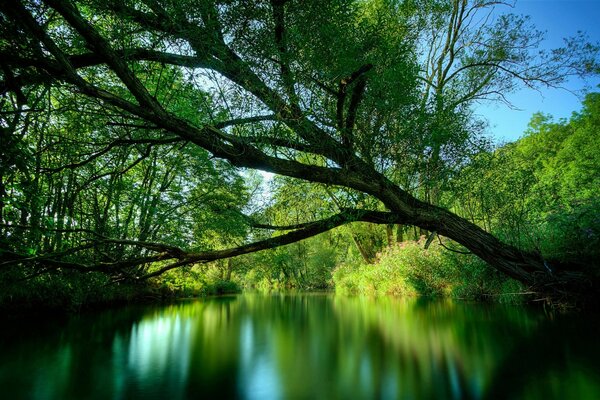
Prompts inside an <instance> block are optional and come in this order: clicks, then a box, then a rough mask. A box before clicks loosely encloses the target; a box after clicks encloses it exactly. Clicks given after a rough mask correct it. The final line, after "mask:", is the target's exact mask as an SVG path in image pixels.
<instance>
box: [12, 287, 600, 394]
mask: <svg viewBox="0 0 600 400" xmlns="http://www.w3.org/2000/svg"><path fill="white" fill-rule="evenodd" d="M2 326H3V327H2V329H1V330H0V346H1V347H0V350H1V352H0V398H3V399H4V398H5V399H19V398H27V399H132V398H140V399H188V398H198V399H221V398H239V399H261V400H262V399H484V398H500V399H510V398H514V399H553V398H555V399H600V342H599V338H600V336H599V333H600V330H599V328H598V323H597V321H594V320H593V319H591V318H590V317H589V316H585V315H583V316H582V315H578V316H549V315H547V314H544V313H543V312H541V311H539V310H528V309H525V308H520V307H503V306H497V305H496V306H491V305H481V304H465V303H457V302H450V301H436V302H433V301H425V300H402V299H389V298H386V299H367V298H346V297H339V296H338V297H336V296H334V295H328V294H303V295H290V294H278V295H260V294H243V295H239V296H232V297H226V298H217V299H209V300H204V301H193V302H186V303H180V304H177V305H170V306H163V307H150V308H149V307H146V308H129V309H124V310H116V311H114V310H113V311H109V312H103V313H100V314H96V315H85V316H81V317H74V318H71V319H67V320H50V321H40V320H35V321H33V320H30V321H12V322H11V323H10V324H9V323H2Z"/></svg>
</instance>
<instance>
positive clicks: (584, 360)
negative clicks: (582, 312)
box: [486, 316, 600, 399]
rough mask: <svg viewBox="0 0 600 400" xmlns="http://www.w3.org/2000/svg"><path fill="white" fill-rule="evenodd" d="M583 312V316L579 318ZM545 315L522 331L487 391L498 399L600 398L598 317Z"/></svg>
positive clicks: (488, 394) (491, 396)
mask: <svg viewBox="0 0 600 400" xmlns="http://www.w3.org/2000/svg"><path fill="white" fill-rule="evenodd" d="M577 317H579V318H577ZM577 317H563V318H560V322H559V323H557V321H548V320H545V321H543V322H542V323H541V324H539V325H538V326H537V329H536V331H535V334H534V335H529V336H519V337H517V338H516V339H518V342H516V343H515V347H514V348H513V350H512V351H511V353H510V354H509V355H508V357H506V358H504V360H503V362H502V364H501V365H499V366H498V368H497V369H496V372H495V374H494V379H492V381H491V385H490V386H489V388H488V390H487V391H486V397H487V398H498V399H517V398H518V399H533V398H536V399H538V398H539V399H552V398H556V399H567V398H568V399H600V347H598V346H597V345H592V346H590V344H596V343H597V341H598V333H599V331H600V329H599V328H600V327H599V326H598V325H597V324H598V322H599V321H593V319H592V320H582V318H581V316H577Z"/></svg>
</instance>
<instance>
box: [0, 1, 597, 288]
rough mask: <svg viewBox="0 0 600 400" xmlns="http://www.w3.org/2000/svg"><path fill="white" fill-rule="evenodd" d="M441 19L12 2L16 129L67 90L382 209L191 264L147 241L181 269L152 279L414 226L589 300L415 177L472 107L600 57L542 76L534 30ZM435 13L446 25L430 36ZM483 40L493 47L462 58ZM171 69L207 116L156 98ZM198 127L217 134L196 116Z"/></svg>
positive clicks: (469, 7)
mask: <svg viewBox="0 0 600 400" xmlns="http://www.w3.org/2000/svg"><path fill="white" fill-rule="evenodd" d="M421 3H424V4H421ZM440 4H441V5H440ZM443 4H444V2H440V3H438V2H433V1H432V2H420V1H406V2H394V1H369V2H347V1H341V0H331V1H326V2H322V1H305V2H296V1H286V0H271V1H266V0H265V1H252V2H249V1H243V0H238V1H236V0H228V1H203V2H197V1H178V2H157V1H154V0H139V1H128V2H120V1H118V2H117V1H114V2H113V1H109V2H104V1H103V2H100V1H85V2H71V1H68V0H45V1H43V2H41V3H38V2H29V1H26V0H20V1H13V2H4V3H2V4H1V5H0V10H1V12H2V20H1V22H2V32H3V36H2V37H3V39H2V42H0V43H1V47H0V52H1V55H2V60H3V61H2V66H3V75H2V79H3V81H2V83H1V84H0V87H2V93H5V96H7V97H8V98H10V99H11V100H12V101H13V103H14V104H16V106H14V107H13V109H12V110H11V111H10V112H11V113H15V114H19V113H21V114H22V113H25V114H26V113H27V112H28V111H30V110H29V109H26V106H25V104H26V103H27V102H31V101H33V100H32V99H28V98H27V96H26V95H25V93H24V90H28V88H31V87H44V86H48V85H50V86H56V87H60V88H62V89H66V90H68V91H70V92H72V93H80V94H82V95H83V96H84V97H85V98H88V99H91V101H93V102H95V103H96V105H97V108H96V110H97V112H99V113H111V112H118V113H120V114H121V115H123V118H124V119H125V120H126V122H127V123H128V124H138V125H140V124H141V125H143V126H144V127H145V128H146V129H158V130H159V131H160V132H164V133H165V135H161V136H159V138H160V140H165V138H167V137H168V138H172V137H176V138H178V139H180V140H182V141H185V142H189V143H192V144H194V145H196V146H199V147H200V148H202V149H205V150H206V151H208V152H210V153H211V154H212V155H213V156H214V157H217V158H221V159H224V160H227V161H228V162H229V163H230V164H231V165H234V166H236V167H238V168H250V169H259V170H263V171H268V172H272V173H275V174H279V175H284V176H288V177H292V178H297V179H302V180H305V181H308V182H312V183H314V184H317V185H329V186H335V187H337V188H342V190H344V191H346V192H347V193H349V194H354V193H361V194H362V196H367V197H370V198H372V199H373V200H375V201H376V203H378V204H379V207H380V208H382V209H386V210H387V211H377V210H375V209H360V208H353V209H350V210H348V209H344V210H342V211H341V212H340V213H338V214H335V215H332V216H330V217H326V218H324V219H322V220H319V221H313V222H307V223H300V224H295V225H292V226H287V227H285V228H286V229H287V230H289V231H290V232H289V233H287V234H284V235H281V236H277V237H273V238H271V239H266V240H264V241H259V242H257V243H255V244H253V243H250V244H245V245H242V246H238V247H236V248H233V249H226V250H220V251H208V252H199V253H193V252H189V251H184V250H183V249H181V248H179V247H175V246H172V245H163V244H157V243H144V242H140V243H142V244H141V246H145V248H147V249H150V250H152V251H156V252H158V253H157V254H155V255H154V256H153V257H148V258H147V259H146V260H145V261H147V262H148V261H152V260H154V261H159V260H174V261H173V262H172V263H171V264H169V265H166V266H164V267H162V268H160V269H158V270H156V271H154V272H151V273H148V274H146V275H144V276H145V277H147V276H154V275H156V274H159V273H161V272H162V271H165V270H167V269H170V268H175V267H177V266H181V265H185V264H189V263H191V262H198V261H206V260H212V259H218V258H223V257H231V256H235V255H239V254H243V253H247V252H251V251H256V250H260V249H264V248H269V247H273V246H278V245H282V244H286V243H291V242H294V241H297V240H300V239H303V238H306V237H308V236H311V235H314V234H317V233H321V232H323V231H325V230H328V229H331V228H333V227H335V226H339V225H341V224H345V223H348V222H351V221H357V220H360V221H368V222H377V223H385V224H390V223H397V224H398V223H399V224H410V225H415V226H419V227H421V228H423V229H426V230H428V231H432V232H436V233H438V234H440V235H444V236H447V237H449V238H451V239H453V240H455V241H456V242H458V243H460V244H462V245H463V246H465V247H466V248H467V249H469V250H470V251H471V252H473V253H474V254H476V255H477V256H479V257H481V258H482V259H483V260H485V261H486V262H488V263H489V264H490V265H492V266H493V267H495V268H497V269H498V270H500V271H502V272H504V273H506V274H508V275H509V276H511V277H513V278H516V279H518V280H520V281H522V282H524V283H526V284H529V285H533V286H536V287H537V288H538V289H540V290H543V291H547V292H552V291H554V290H558V291H562V290H568V291H575V292H577V291H583V290H584V289H585V290H588V288H587V285H588V282H589V280H588V277H584V276H582V275H581V274H578V273H574V272H572V271H567V270H560V269H558V268H549V265H552V260H545V259H543V258H542V257H541V255H540V254H537V253H532V252H525V251H521V250H520V249H518V248H516V247H513V246H511V245H508V244H505V243H502V242H501V241H499V240H498V239H497V238H496V237H494V236H493V235H491V234H490V233H488V232H486V231H485V230H484V229H482V228H481V227H479V226H478V225H476V224H474V223H472V222H469V221H468V220H466V219H464V218H460V217H458V216H457V215H455V214H453V213H451V212H449V211H448V210H447V209H444V208H442V207H440V206H437V205H435V203H437V199H436V197H437V196H436V195H435V196H433V197H434V198H433V199H430V198H428V197H427V196H421V198H419V196H420V194H419V191H418V189H419V188H420V187H421V186H422V184H423V179H422V178H420V177H422V176H433V178H431V180H432V181H436V182H437V181H439V180H440V178H439V177H440V176H441V175H440V174H438V173H437V172H435V173H433V174H428V173H427V171H424V170H423V168H427V165H430V166H432V167H431V168H434V169H437V168H438V167H437V165H438V164H439V163H441V162H442V160H443V161H444V162H445V163H447V164H448V163H449V161H451V160H452V159H453V152H452V151H451V148H450V147H444V146H445V144H447V143H450V142H449V140H450V139H449V138H452V137H454V136H455V135H454V132H459V133H460V135H465V134H467V133H468V132H469V131H468V126H467V125H465V123H466V122H468V121H470V119H469V118H470V116H469V114H468V110H469V108H468V106H469V104H471V103H472V102H473V101H475V100H477V99H479V98H481V97H486V96H488V95H492V94H495V95H498V96H502V95H503V94H504V93H505V92H506V91H507V90H510V89H512V87H513V86H511V85H509V86H505V82H506V77H511V78H514V80H516V81H520V82H525V83H526V84H530V85H534V84H538V83H539V84H549V85H554V84H557V83H559V82H560V81H561V79H564V78H565V77H567V76H568V75H569V74H572V73H575V72H577V73H579V72H588V71H597V68H598V67H597V65H598V64H597V63H596V58H594V57H595V55H596V54H597V47H595V46H593V45H590V44H587V43H585V42H582V41H581V40H573V41H570V42H569V43H567V46H566V47H565V48H564V49H559V50H557V51H555V52H553V53H551V54H550V55H549V58H545V59H544V58H543V57H542V58H534V59H533V61H530V59H529V56H531V51H532V50H533V46H534V45H535V44H536V43H537V42H536V39H535V38H534V39H533V40H528V38H529V37H530V35H529V33H530V31H529V30H528V27H527V26H526V24H525V22H526V21H523V20H520V19H514V18H510V17H506V18H504V17H502V18H500V19H499V22H498V23H497V24H495V25H494V26H493V27H491V28H490V27H489V26H488V24H487V23H486V19H485V14H484V17H483V19H480V20H479V21H481V22H477V23H475V25H473V26H469V24H468V23H465V22H468V21H478V20H477V18H480V17H479V16H480V15H481V13H480V12H481V11H483V12H484V13H485V12H487V11H486V10H489V9H490V7H492V6H494V5H496V4H498V2H484V1H479V0H477V1H473V2H471V3H468V2H467V1H456V2H453V3H452V6H451V7H450V8H447V7H445V6H443ZM423 5H427V6H431V7H432V8H429V7H422V6H423ZM419 10H425V14H420V11H419ZM439 10H441V12H442V14H440V15H441V17H440V18H439V19H438V18H433V22H432V23H424V22H423V21H424V20H426V19H427V17H429V16H431V15H433V16H434V17H435V16H436V15H437V14H436V13H437V12H438V11H439ZM430 13H432V14H430ZM423 26H425V28H428V27H431V26H433V27H434V28H436V29H438V28H439V29H442V30H443V31H444V32H446V33H447V35H448V38H449V39H448V40H446V41H442V42H440V43H445V45H444V47H443V49H442V50H441V53H436V52H430V57H429V58H428V60H430V61H433V63H434V64H435V66H434V67H433V68H432V69H428V68H422V67H420V66H419V61H420V60H419V49H420V47H419V45H421V46H422V42H419V40H422V38H423V36H424V34H423V32H425V30H420V28H423ZM439 29H438V31H439ZM436 37H438V36H436ZM473 38H476V39H481V40H478V41H477V43H478V45H477V46H475V47H470V48H469V49H467V44H469V43H471V42H470V41H471V40H472V39H473ZM434 43H437V42H434ZM432 49H433V50H435V49H436V47H435V44H434V47H432ZM165 64H166V65H172V66H174V67H175V68H176V69H177V70H179V71H181V74H182V76H183V77H185V79H187V80H188V82H189V85H190V87H192V88H194V90H193V91H192V94H193V93H194V91H195V92H202V91H206V90H213V91H214V93H215V95H214V98H213V103H212V104H208V102H203V103H200V102H198V103H194V96H190V98H189V101H190V102H191V103H188V106H189V107H188V108H186V109H184V108H178V107H172V106H170V105H169V104H166V103H165V101H164V99H162V98H161V97H160V96H157V95H155V94H154V93H153V87H152V81H153V80H156V79H159V78H158V76H160V71H161V69H160V68H156V66H160V65H165ZM577 65H583V66H584V67H585V68H584V69H585V71H581V70H580V69H575V66H577ZM422 72H424V74H423V73H422ZM511 82H512V81H511ZM432 88H433V89H434V91H435V95H433V96H432V97H430V95H428V93H429V92H430V91H431V89H432ZM79 97H80V96H79V95H74V98H79ZM24 99H25V100H24ZM430 99H431V101H430ZM76 101H78V100H77V99H76ZM430 104H431V105H430ZM194 108H195V110H194ZM194 111H197V112H198V111H199V112H200V113H201V114H206V115H208V116H209V118H208V119H201V118H196V117H195V115H194ZM454 121H459V124H458V127H457V128H456V130H455V129H454V128H452V131H451V132H450V134H449V135H446V136H445V135H444V134H443V132H442V131H440V127H442V126H445V125H448V123H449V122H454ZM463 121H464V122H465V123H463ZM452 125H453V126H454V125H456V124H452ZM19 129H22V125H20V126H19V127H18V128H17V129H16V130H15V131H18V130H19ZM423 159H425V160H429V161H427V163H425V164H424V163H423V162H420V160H423ZM428 179H429V178H428ZM436 185H437V184H436ZM434 186H435V185H434ZM350 198H352V197H351V196H350ZM428 201H432V202H428ZM94 268H97V269H100V270H101V269H102V266H101V265H97V266H94ZM81 269H83V270H85V268H81ZM595 288H596V286H594V290H595Z"/></svg>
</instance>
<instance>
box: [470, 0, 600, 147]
mask: <svg viewBox="0 0 600 400" xmlns="http://www.w3.org/2000/svg"><path fill="white" fill-rule="evenodd" d="M507 10H508V9H507ZM511 12H513V13H515V14H524V15H529V16H530V17H531V21H532V22H533V24H534V25H535V26H536V27H537V29H539V30H541V31H545V32H546V38H547V40H546V43H545V47H548V48H555V47H560V46H561V45H562V43H563V38H565V37H569V36H574V35H575V34H576V33H577V31H584V32H586V33H587V34H588V36H589V39H590V40H591V41H592V42H600V0H517V2H516V5H515V7H514V8H513V9H512V10H511ZM599 84H600V78H598V77H595V78H593V79H590V80H589V81H588V83H587V86H590V87H591V89H592V90H596V91H600V88H598V87H597V86H598V85H599ZM566 86H567V87H568V88H569V89H570V90H574V91H580V90H582V89H584V88H585V86H586V84H585V83H584V82H581V81H578V80H571V81H569V82H568V83H567V85H566ZM508 99H509V100H510V101H511V102H512V103H513V105H514V106H515V107H517V108H518V109H519V110H511V109H510V108H508V107H507V106H505V105H502V104H491V105H489V104H488V105H481V106H479V107H478V108H477V109H476V111H477V113H478V114H480V115H482V116H484V117H485V118H486V119H487V120H488V121H489V122H490V132H491V134H492V135H493V136H494V137H495V138H497V139H498V140H500V141H514V140H516V139H517V138H519V137H520V136H522V134H523V132H524V131H525V129H526V128H527V124H528V123H529V120H530V118H531V116H532V115H533V113H535V112H538V111H541V112H543V113H545V114H551V115H553V116H554V118H555V119H556V120H558V119H560V118H568V117H569V116H570V115H571V114H572V112H573V111H578V110H580V109H581V98H578V97H577V96H575V95H573V94H572V93H570V92H568V91H565V90H560V89H551V90H543V91H542V92H541V93H540V92H536V91H532V90H521V91H518V92H515V93H511V94H510V95H509V96H508Z"/></svg>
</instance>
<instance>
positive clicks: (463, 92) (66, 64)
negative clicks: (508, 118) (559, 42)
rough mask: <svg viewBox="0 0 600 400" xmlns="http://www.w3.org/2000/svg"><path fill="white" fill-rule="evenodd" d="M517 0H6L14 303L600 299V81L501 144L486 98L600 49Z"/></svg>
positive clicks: (4, 276) (582, 65) (0, 219)
mask: <svg viewBox="0 0 600 400" xmlns="http://www.w3.org/2000/svg"><path fill="white" fill-rule="evenodd" d="M503 5H504V4H503V3H502V2H497V1H488V0H471V1H467V0H456V1H438V0H427V1H426V0H405V1H399V0H355V1H346V0H327V1H321V0H319V1H317V0H309V1H302V2H299V1H293V0H256V1H247V0H203V1H191V0H178V1H175V0H173V1H171V0H169V1H156V0H127V1H106V0H103V1H98V0H77V1H70V0H14V1H4V2H1V3H0V66H1V67H2V68H1V70H0V134H1V136H0V308H3V309H4V308H31V309H35V308H38V307H50V308H56V309H63V310H70V311H72V310H79V309H82V308H86V307H91V306H95V305H102V304H115V303H124V302H132V301H138V300H157V299H165V298H173V297H182V296H203V295H208V294H222V293H229V292H236V291H239V290H241V289H243V288H261V289H272V288H279V289H283V288H296V289H302V290H314V289H335V291H336V292H338V293H344V294H368V295H394V296H420V295H421V296H449V297H454V298H462V299H478V300H499V301H504V302H528V301H539V300H543V301H545V302H549V303H552V304H575V305H582V304H594V303H596V302H597V301H598V300H599V299H600V297H599V296H600V292H599V291H600V93H595V92H590V93H587V95H586V96H585V98H584V99H582V104H581V109H580V111H578V112H576V113H573V115H572V116H571V117H570V118H568V119H560V120H555V119H554V118H553V117H552V116H551V115H547V114H544V113H538V114H535V115H533V116H532V117H531V121H530V124H529V127H528V129H527V131H526V132H523V133H522V136H521V138H520V139H518V140H516V141H515V142H510V143H500V142H498V140H497V139H495V138H493V137H491V136H490V135H489V134H488V129H487V128H488V126H487V122H486V121H485V120H483V119H482V118H481V117H480V116H478V115H477V113H476V112H475V111H474V109H475V107H476V106H477V105H478V104H481V103H484V102H492V103H493V102H497V103H506V102H508V100H507V97H506V96H507V95H508V94H510V93H513V92H515V91H516V90H518V89H521V88H523V87H526V88H530V89H531V90H536V89H540V88H548V87H552V88H559V87H561V86H562V85H563V84H564V83H565V82H567V81H568V80H569V79H571V78H573V77H579V78H590V77H594V76H598V74H599V73H600V57H599V55H600V47H599V45H598V43H594V42H592V41H590V40H589V38H587V37H586V36H585V34H583V33H582V34H580V35H579V36H577V37H574V38H569V39H567V40H565V42H564V47H562V48H557V49H553V50H544V49H543V48H541V47H540V44H541V43H542V42H543V37H544V33H543V32H540V31H538V30H537V29H536V28H535V26H534V25H533V24H532V23H531V21H530V19H528V18H527V17H524V16H519V15H516V14H512V13H510V8H508V12H504V11H505V10H504V8H503ZM499 9H500V11H502V12H500V11H499ZM571 95H572V94H570V93H567V92H565V96H571ZM509 105H510V104H509Z"/></svg>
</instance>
